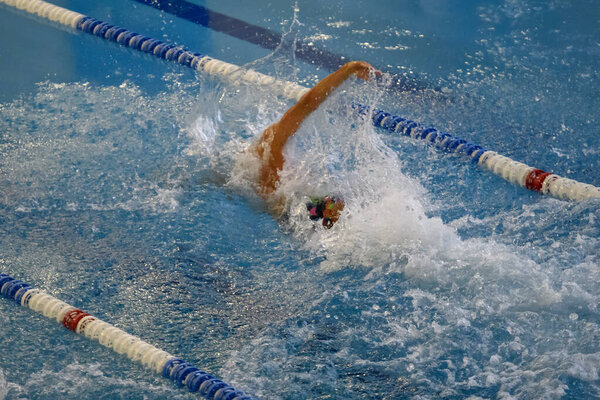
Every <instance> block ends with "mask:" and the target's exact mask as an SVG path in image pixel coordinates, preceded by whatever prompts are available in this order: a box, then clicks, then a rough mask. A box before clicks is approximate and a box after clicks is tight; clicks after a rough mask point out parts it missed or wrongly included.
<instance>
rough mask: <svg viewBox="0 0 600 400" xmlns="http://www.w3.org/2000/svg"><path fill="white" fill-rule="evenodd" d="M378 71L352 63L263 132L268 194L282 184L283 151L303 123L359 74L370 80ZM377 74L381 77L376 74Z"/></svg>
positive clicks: (263, 179) (263, 175)
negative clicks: (279, 183)
mask: <svg viewBox="0 0 600 400" xmlns="http://www.w3.org/2000/svg"><path fill="white" fill-rule="evenodd" d="M371 70H374V69H373V67H372V66H371V65H369V64H368V63H366V62H362V61H352V62H349V63H347V64H345V65H344V66H342V67H341V68H340V69H338V70H337V71H336V72H334V73H332V74H331V75H329V76H327V77H326V78H324V79H323V80H321V81H320V82H319V83H317V84H316V85H315V86H314V87H313V88H312V89H311V90H309V91H308V92H307V93H306V94H305V95H304V96H302V98H300V100H299V101H298V102H297V103H296V104H294V105H293V106H292V107H291V108H290V109H289V110H288V111H287V112H286V113H285V114H284V115H283V117H281V119H280V120H279V122H276V123H274V124H273V125H271V126H269V127H268V128H267V129H265V131H264V132H263V134H262V136H261V138H260V139H259V141H258V143H257V149H258V155H259V157H261V158H262V159H263V163H265V164H263V168H261V174H260V175H261V176H260V182H259V183H260V186H261V189H262V191H263V192H264V194H265V195H267V194H270V193H271V192H273V191H274V190H275V186H276V184H277V182H278V181H279V176H278V170H281V169H282V168H283V162H284V159H283V148H284V146H285V144H286V143H287V141H288V139H289V138H290V137H291V136H293V135H294V133H296V131H297V130H298V128H299V127H300V125H301V124H302V122H303V121H304V120H305V119H306V117H308V116H309V115H310V114H311V113H312V112H313V111H315V110H316V109H317V108H319V105H321V103H323V101H325V99H326V98H327V97H328V96H329V95H330V94H331V93H332V92H333V91H334V90H335V89H336V88H337V87H338V86H340V85H341V84H342V83H343V82H344V81H345V80H346V79H348V78H349V77H350V76H352V75H356V76H357V77H359V78H360V79H364V80H368V79H369V73H370V71H371ZM374 72H375V73H376V74H378V75H379V74H381V73H380V72H379V71H375V70H374ZM265 150H266V151H267V152H269V153H270V154H269V157H266V158H265V157H264V154H263V153H264V151H265Z"/></svg>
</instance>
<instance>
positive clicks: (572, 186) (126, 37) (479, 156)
mask: <svg viewBox="0 0 600 400" xmlns="http://www.w3.org/2000/svg"><path fill="white" fill-rule="evenodd" d="M0 3H5V4H8V5H11V6H13V7H16V8H18V9H21V10H26V11H28V12H30V13H32V14H36V15H39V16H41V17H44V18H47V19H49V20H51V21H55V22H59V23H61V24H63V25H67V26H71V27H73V28H75V29H78V30H81V31H83V32H86V33H90V34H93V35H95V36H98V37H101V38H103V39H106V40H110V41H113V42H116V43H119V44H121V45H123V46H127V47H131V48H133V49H135V50H140V51H142V52H145V53H149V54H153V55H155V56H157V57H159V58H162V59H164V60H167V61H174V62H176V63H178V64H180V65H183V66H186V67H190V68H192V69H194V70H197V71H200V72H204V73H208V74H211V75H215V76H217V77H219V78H220V79H223V80H225V81H229V82H232V83H239V82H240V81H243V82H246V83H251V84H255V85H260V86H264V87H268V88H269V89H270V90H272V91H273V92H275V93H278V94H280V95H282V96H285V97H287V98H288V99H292V100H299V99H300V98H301V97H302V95H304V94H305V93H306V92H307V91H308V90H309V89H308V88H305V87H303V86H301V85H298V84H296V83H293V82H287V81H282V80H278V79H275V78H273V77H271V76H267V75H264V74H262V73H260V72H256V71H253V70H251V69H242V68H240V67H239V66H237V65H234V64H230V63H226V62H224V61H220V60H217V59H214V58H211V57H209V56H206V55H202V54H200V53H192V52H190V51H189V50H186V49H184V48H182V47H179V46H174V45H172V44H168V43H166V42H163V41H161V40H156V39H152V38H150V37H147V36H144V35H140V34H137V33H134V32H132V31H129V30H127V29H125V28H120V27H118V26H115V25H111V24H109V23H106V22H103V21H100V20H97V19H95V18H91V17H87V16H84V15H83V14H79V13H75V12H73V11H70V10H67V9H65V8H62V7H58V6H55V5H53V4H50V3H47V2H45V1H42V0H0ZM354 107H355V108H356V110H357V112H359V113H360V114H362V115H364V116H365V117H366V118H370V119H371V120H372V122H373V124H374V125H375V126H377V127H380V128H383V129H385V130H387V131H388V132H391V133H394V134H401V135H404V136H407V137H410V138H413V139H419V140H423V141H425V142H428V143H431V144H433V145H435V146H436V147H439V148H442V149H444V150H446V151H448V152H452V153H457V154H463V155H466V156H467V157H468V158H469V159H470V160H471V161H472V162H473V163H476V164H478V165H480V166H482V167H484V168H487V169H488V170H490V171H492V172H493V173H494V174H496V175H498V176H501V177H502V178H504V179H505V180H507V181H509V182H511V183H513V184H516V185H519V186H522V187H525V188H527V189H529V190H532V191H535V192H538V193H542V194H548V195H550V196H552V197H556V198H558V199H565V200H585V199H589V198H600V188H598V187H596V186H593V185H589V184H586V183H582V182H578V181H575V180H572V179H568V178H563V177H560V176H558V175H555V174H553V173H549V172H545V171H543V170H541V169H538V168H534V167H530V166H528V165H526V164H523V163H521V162H518V161H514V160H512V159H510V158H508V157H505V156H502V155H500V154H498V153H496V152H494V151H491V150H488V149H485V148H483V147H481V146H478V145H476V144H474V143H469V142H467V141H466V140H464V139H460V138H458V137H455V136H452V135H450V134H448V133H444V132H441V131H438V130H437V129H435V128H432V127H426V126H423V125H421V124H419V123H417V122H415V121H411V120H408V119H405V118H402V117H399V116H396V115H392V114H390V113H388V112H385V111H383V110H377V109H373V108H371V107H368V106H364V105H360V104H355V105H354Z"/></svg>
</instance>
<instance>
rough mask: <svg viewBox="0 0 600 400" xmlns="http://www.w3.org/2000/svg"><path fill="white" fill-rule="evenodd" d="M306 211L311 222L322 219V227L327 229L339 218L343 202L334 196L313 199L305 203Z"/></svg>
mask: <svg viewBox="0 0 600 400" xmlns="http://www.w3.org/2000/svg"><path fill="white" fill-rule="evenodd" d="M306 209H307V210H308V213H309V217H310V219H311V220H313V221H318V220H319V219H321V218H322V219H323V226H324V227H325V228H326V229H329V228H331V227H332V226H333V224H334V223H335V222H337V220H338V219H339V218H340V211H342V210H343V209H344V202H343V201H342V199H340V198H338V197H335V196H325V197H313V198H311V199H310V201H309V202H308V203H306Z"/></svg>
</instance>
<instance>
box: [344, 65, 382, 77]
mask: <svg viewBox="0 0 600 400" xmlns="http://www.w3.org/2000/svg"><path fill="white" fill-rule="evenodd" d="M342 68H347V69H348V72H350V73H352V74H354V75H356V76H357V77H358V78H360V79H362V80H365V81H368V80H369V79H371V77H372V76H373V74H374V75H375V76H377V77H380V76H382V75H383V73H382V72H381V71H379V70H378V69H375V68H374V67H373V66H372V65H371V64H369V63H366V62H364V61H351V62H349V63H347V64H345V65H344V66H343V67H342Z"/></svg>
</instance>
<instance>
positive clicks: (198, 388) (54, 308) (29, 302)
mask: <svg viewBox="0 0 600 400" xmlns="http://www.w3.org/2000/svg"><path fill="white" fill-rule="evenodd" d="M0 294H2V296H4V297H6V298H8V299H10V300H14V301H15V302H16V303H17V304H19V305H20V306H22V307H28V308H30V309H31V310H33V311H35V312H37V313H40V314H42V315H44V316H45V317H47V318H50V319H54V320H56V322H59V323H61V324H62V325H63V326H64V327H65V328H67V329H69V330H71V331H73V332H75V333H77V334H79V335H82V336H85V337H87V338H89V339H91V340H96V341H98V342H99V343H100V344H101V345H102V346H104V347H108V348H110V349H112V350H114V351H116V352H117V353H119V354H123V355H125V356H126V357H127V358H129V359H130V360H132V361H135V362H138V363H141V364H142V365H143V366H144V367H146V368H148V369H151V370H153V371H155V372H157V373H160V374H162V375H163V376H164V377H165V378H170V379H171V380H172V381H173V382H175V383H176V384H177V385H178V386H186V387H187V389H188V390H189V391H190V392H199V393H200V394H201V395H203V396H204V397H206V398H208V399H214V400H253V399H254V398H253V397H251V396H247V395H245V394H244V393H243V392H241V391H239V390H236V389H235V388H234V387H232V386H230V385H228V384H227V383H225V382H223V381H222V380H220V379H217V378H215V377H213V376H212V375H210V374H208V373H206V372H204V371H202V370H200V369H199V368H196V367H194V366H193V365H192V364H190V363H188V362H185V361H184V360H182V359H181V358H178V357H175V356H173V355H171V354H169V353H167V352H166V351H164V350H161V349H159V348H157V347H155V346H153V345H151V344H149V343H147V342H145V341H143V340H142V339H140V338H139V337H137V336H133V335H130V334H128V333H127V332H125V331H123V330H121V329H119V328H117V327H115V326H113V325H111V324H109V323H108V322H104V321H102V320H101V319H99V318H97V317H94V316H92V315H90V314H88V313H86V312H84V311H82V310H80V309H78V308H76V307H73V306H72V305H70V304H67V303H65V302H63V301H61V300H59V299H57V298H56V297H54V296H52V295H50V294H48V293H46V292H44V291H43V290H40V289H37V288H34V287H32V286H31V285H28V284H27V283H25V282H23V281H20V280H17V279H15V278H13V277H11V276H9V275H7V274H2V273H0Z"/></svg>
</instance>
